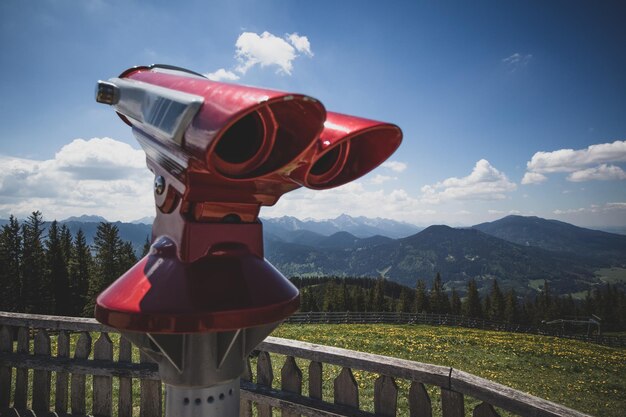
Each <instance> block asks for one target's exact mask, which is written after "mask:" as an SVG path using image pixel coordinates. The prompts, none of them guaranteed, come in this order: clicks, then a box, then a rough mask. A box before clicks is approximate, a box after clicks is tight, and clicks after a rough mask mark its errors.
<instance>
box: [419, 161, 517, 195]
mask: <svg viewBox="0 0 626 417" xmlns="http://www.w3.org/2000/svg"><path fill="white" fill-rule="evenodd" d="M516 188H517V185H516V184H515V183H514V182H511V181H510V180H509V179H508V178H507V176H506V175H505V174H504V173H502V172H500V171H498V170H497V169H496V168H494V167H493V166H491V164H490V163H489V161H487V160H486V159H481V160H480V161H478V162H476V165H475V166H474V169H473V170H472V173H471V174H469V175H468V176H466V177H463V178H456V177H451V178H448V179H446V180H444V181H441V182H438V183H436V184H433V185H425V186H424V187H422V193H423V194H422V200H423V201H424V202H427V203H431V204H438V203H440V202H442V201H448V200H501V199H504V198H506V196H505V194H504V193H507V192H511V191H514V190H515V189H516Z"/></svg>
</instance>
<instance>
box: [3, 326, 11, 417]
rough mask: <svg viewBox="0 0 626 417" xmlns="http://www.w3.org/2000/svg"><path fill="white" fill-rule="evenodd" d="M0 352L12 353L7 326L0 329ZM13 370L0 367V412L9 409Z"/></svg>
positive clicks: (9, 332) (9, 331)
mask: <svg viewBox="0 0 626 417" xmlns="http://www.w3.org/2000/svg"><path fill="white" fill-rule="evenodd" d="M0 352H13V335H12V334H11V329H10V328H9V326H2V328H0ZM12 379H13V368H11V367H10V366H0V412H3V411H4V410H6V409H8V408H9V405H10V404H11V380H12Z"/></svg>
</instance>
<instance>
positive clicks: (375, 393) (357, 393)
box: [0, 313, 585, 417]
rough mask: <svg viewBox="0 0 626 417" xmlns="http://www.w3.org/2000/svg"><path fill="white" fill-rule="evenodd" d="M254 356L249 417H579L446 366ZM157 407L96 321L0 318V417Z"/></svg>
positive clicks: (118, 341) (153, 374) (328, 354)
mask: <svg viewBox="0 0 626 417" xmlns="http://www.w3.org/2000/svg"><path fill="white" fill-rule="evenodd" d="M110 335H111V336H110ZM94 339H95V343H92V341H93V340H94ZM258 349H259V350H258V352H257V353H258V354H257V355H255V357H253V358H251V360H249V361H248V369H247V371H246V374H245V375H244V376H243V380H242V382H241V388H242V391H241V416H245V417H251V416H252V415H253V406H255V407H256V410H257V413H256V415H257V416H258V417H270V416H272V413H273V410H277V411H280V413H281V415H282V416H283V417H296V416H300V415H303V416H314V417H316V416H319V417H337V416H357V417H371V416H374V415H376V416H384V417H393V416H396V415H406V416H411V417H413V416H432V415H433V412H437V413H439V412H440V413H441V415H442V416H443V417H462V416H465V412H466V409H467V410H468V411H469V410H471V415H473V416H475V417H492V416H498V415H499V414H498V412H497V410H496V408H494V407H498V408H501V409H503V410H506V411H507V412H509V413H513V414H517V415H521V416H562V417H565V416H574V417H579V416H581V417H582V416H585V414H583V413H580V412H578V411H575V410H571V409H569V408H566V407H564V406H561V405H559V404H555V403H552V402H549V401H546V400H543V399H540V398H537V397H533V396H531V395H528V394H525V393H522V392H520V391H516V390H514V389H512V388H508V387H505V386H503V385H500V384H497V383H494V382H492V381H489V380H486V379H483V378H479V377H476V376H474V375H471V374H468V373H466V372H463V371H459V370H456V369H453V368H449V367H444V366H436V365H429V364H424V363H419V362H412V361H407V360H402V359H396V358H391V357H386V356H380V355H373V354H368V353H362V352H355V351H350V350H346V349H339V348H333V347H328V346H320V345H314V344H310V343H303V342H297V341H293V340H286V339H279V338H275V337H268V338H267V339H266V340H265V341H264V342H262V343H261V344H260V345H259V347H258ZM253 370H255V372H253ZM275 371H276V373H277V375H276V378H275V374H274V372H275ZM278 374H279V375H280V376H278ZM355 374H356V375H359V374H367V375H368V376H371V377H372V379H373V380H374V382H373V386H370V385H371V384H370V385H367V384H363V383H361V384H359V383H357V379H356V378H355ZM53 377H54V378H53ZM359 379H360V380H361V381H363V378H362V376H361V377H360V378H359ZM53 380H54V384H52V381H53ZM434 399H437V400H438V401H436V402H435V401H434ZM162 405H163V395H162V385H161V382H160V381H159V380H158V373H157V367H156V365H155V364H154V363H151V362H149V361H148V360H147V359H146V358H143V357H141V358H140V357H139V354H138V353H137V351H136V348H134V347H132V346H131V345H130V344H129V343H128V342H127V341H126V340H125V339H124V338H120V337H119V335H117V334H116V332H115V331H114V330H112V329H110V328H107V327H105V326H103V325H101V324H99V323H97V322H96V321H95V320H92V319H84V318H73V317H55V316H39V315H26V314H17V313H0V413H2V416H5V415H7V416H22V417H23V416H25V415H30V416H32V415H33V413H34V415H36V416H44V415H48V414H49V413H50V412H51V411H54V412H56V414H57V415H59V416H60V415H67V414H68V413H71V415H74V416H84V415H95V416H113V415H117V416H120V417H130V416H133V415H135V416H140V417H153V416H154V417H160V416H162V414H163V411H162V410H163V407H162Z"/></svg>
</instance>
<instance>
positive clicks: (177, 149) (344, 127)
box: [95, 65, 402, 415]
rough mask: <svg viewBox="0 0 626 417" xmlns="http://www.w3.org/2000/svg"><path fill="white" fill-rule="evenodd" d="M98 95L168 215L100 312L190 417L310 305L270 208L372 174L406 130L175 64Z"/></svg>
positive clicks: (108, 86) (108, 85)
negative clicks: (135, 150)
mask: <svg viewBox="0 0 626 417" xmlns="http://www.w3.org/2000/svg"><path fill="white" fill-rule="evenodd" d="M96 100H97V101H98V102H101V103H105V104H109V105H111V106H112V107H113V108H114V109H115V111H116V112H117V113H118V115H119V116H120V117H121V118H122V119H123V120H124V122H126V123H127V124H128V125H129V126H131V127H132V131H133V133H134V135H135V137H136V139H137V140H138V142H139V143H140V145H141V147H142V148H143V149H144V151H145V153H146V160H147V165H148V167H149V168H150V170H152V172H153V173H154V175H155V184H154V197H155V205H156V209H157V210H156V213H157V215H156V219H155V221H154V224H153V228H152V242H153V244H152V247H151V251H150V253H149V254H148V255H147V256H145V257H144V258H143V259H141V260H140V261H139V262H138V263H137V264H136V265H135V266H134V267H132V268H131V269H130V270H129V271H128V272H126V273H125V274H124V275H122V276H121V277H120V278H119V279H118V280H117V281H115V282H113V283H112V284H111V286H109V287H108V288H107V289H106V290H104V291H103V292H102V293H101V294H100V295H99V297H98V299H97V302H96V309H95V315H96V318H97V319H98V320H99V321H100V322H102V323H104V324H106V325H109V326H111V327H114V328H117V329H119V330H120V331H122V333H123V334H124V336H125V337H127V338H129V339H130V340H132V341H133V342H134V343H135V344H137V345H138V346H139V347H140V348H141V349H142V350H143V351H144V352H145V353H146V354H148V355H149V356H151V357H152V358H153V359H154V360H155V361H156V362H157V363H158V364H159V372H160V375H161V377H162V379H163V381H164V382H166V384H167V385H168V407H170V405H169V404H172V407H174V408H172V409H171V410H170V411H169V412H168V413H167V414H168V415H187V414H185V413H182V414H181V409H179V408H177V407H179V406H182V405H184V404H187V403H188V402H189V401H184V400H185V399H188V396H189V395H196V394H197V395H209V394H207V393H211V392H213V391H215V390H222V389H226V388H224V387H228V390H238V383H237V382H236V381H237V380H238V379H237V377H238V376H239V375H240V374H241V372H242V370H243V363H244V362H243V361H244V359H245V357H246V356H247V355H248V354H249V352H250V351H251V350H252V349H253V348H254V347H255V346H256V345H257V344H258V343H259V342H260V341H261V340H263V338H265V337H266V336H267V335H268V334H269V333H270V332H271V331H272V329H273V328H274V327H276V326H277V325H278V323H280V322H281V321H282V320H284V319H285V318H287V317H288V316H289V315H290V314H292V313H293V312H294V311H295V310H296V309H297V308H298V307H299V296H298V290H297V289H296V288H295V287H294V286H293V285H292V284H291V283H290V282H289V281H288V280H287V279H285V278H284V277H283V276H282V275H281V274H280V273H279V272H278V271H277V270H276V269H275V268H274V267H273V266H272V265H271V264H270V263H269V262H267V261H266V260H265V258H264V256H263V238H262V224H261V223H260V222H259V220H258V214H259V210H260V207H261V206H263V205H265V206H270V205H273V204H275V203H276V202H277V200H278V199H279V198H280V196H281V195H283V194H284V193H286V192H289V191H291V190H294V189H296V188H298V187H300V186H304V187H308V188H312V189H316V190H323V189H327V188H332V187H337V186H340V185H342V184H345V183H348V182H350V181H352V180H354V179H356V178H359V177H361V176H362V175H364V174H366V173H368V172H369V171H371V170H372V169H374V168H375V167H377V166H378V165H380V164H381V163H382V162H383V161H385V160H386V159H387V158H388V157H389V156H390V155H391V154H392V153H393V152H394V151H395V150H396V149H397V148H398V146H399V145H400V142H401V140H402V132H401V131H400V129H399V128H398V127H397V126H395V125H392V124H389V123H382V122H377V121H373V120H368V119H362V118H358V117H353V116H347V115H343V114H338V113H330V112H329V113H327V112H326V110H325V109H324V106H323V105H322V104H321V103H320V102H319V101H318V100H316V99H313V98H311V97H308V96H306V95H302V94H292V93H284V92H277V91H272V90H266V89H259V88H252V87H245V86H240V85H235V84H226V83H219V82H214V81H211V80H209V79H207V78H206V77H204V76H202V75H200V74H196V73H194V72H191V71H188V70H184V69H181V68H176V67H171V66H165V65H153V66H149V67H135V68H131V69H129V70H127V71H125V72H123V73H122V74H121V75H120V76H119V77H117V78H112V79H110V80H108V81H99V82H98V87H97V91H96ZM215 392H217V391H215ZM229 392H231V391H229ZM210 395H212V394H210ZM236 406H237V405H236V404H235V403H234V402H233V403H232V409H231V411H229V412H228V413H226V414H230V415H235V414H236V412H235V411H233V410H235V408H236ZM207 407H209V405H207ZM211 407H213V405H211ZM229 407H231V406H229ZM209 408H210V407H209ZM209 408H207V409H208V410H209ZM211 410H213V411H211ZM207 413H209V414H211V413H217V414H220V413H221V411H219V409H217V408H215V409H214V408H210V410H209V411H207ZM189 415H192V414H189ZM193 415H196V414H193Z"/></svg>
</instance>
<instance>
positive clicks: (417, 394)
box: [409, 381, 433, 417]
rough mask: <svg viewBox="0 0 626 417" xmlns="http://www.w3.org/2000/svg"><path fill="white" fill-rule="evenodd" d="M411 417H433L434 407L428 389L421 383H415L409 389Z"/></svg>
mask: <svg viewBox="0 0 626 417" xmlns="http://www.w3.org/2000/svg"><path fill="white" fill-rule="evenodd" d="M409 416H410V417H432V416H433V407H432V404H431V403H430V396H429V395H428V391H426V387H425V386H424V384H422V383H421V382H415V381H413V382H412V383H411V388H409Z"/></svg>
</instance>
